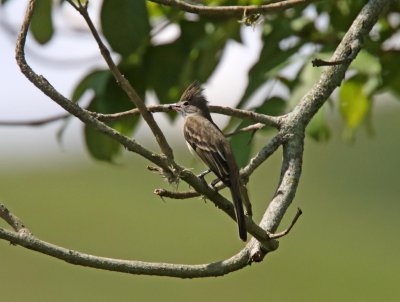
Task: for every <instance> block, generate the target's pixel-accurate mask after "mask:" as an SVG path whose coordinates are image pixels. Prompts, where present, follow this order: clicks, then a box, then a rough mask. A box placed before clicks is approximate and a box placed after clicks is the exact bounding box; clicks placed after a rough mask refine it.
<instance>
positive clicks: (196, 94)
mask: <svg viewBox="0 0 400 302" xmlns="http://www.w3.org/2000/svg"><path fill="white" fill-rule="evenodd" d="M203 90H204V89H203V87H201V84H200V83H199V82H198V81H195V82H193V83H192V84H190V85H189V86H188V88H186V90H185V91H184V92H183V94H182V96H181V99H180V101H181V102H182V101H189V102H193V101H194V102H196V103H197V102H202V103H203V104H206V103H207V101H206V99H205V97H204V95H203Z"/></svg>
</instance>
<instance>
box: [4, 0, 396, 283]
mask: <svg viewBox="0 0 400 302" xmlns="http://www.w3.org/2000/svg"><path fill="white" fill-rule="evenodd" d="M174 2H177V1H174ZM178 2H181V1H178ZM390 2H391V1H390V0H370V1H369V2H368V3H367V4H366V5H365V6H364V8H363V9H362V11H361V12H360V13H359V15H358V17H357V18H356V20H355V21H354V22H353V24H352V26H351V28H350V29H349V31H348V32H347V33H346V35H345V37H344V38H343V40H342V42H341V43H340V44H339V46H338V47H337V49H336V51H335V53H334V55H333V57H332V60H331V61H340V60H343V59H344V58H345V57H346V54H348V53H349V49H350V51H351V53H352V54H354V56H352V58H354V57H355V56H356V55H357V53H358V51H359V50H360V47H361V41H362V39H363V36H364V35H366V34H368V32H369V31H370V30H371V28H372V26H373V25H374V23H375V22H376V21H377V18H378V16H379V14H380V13H381V11H382V9H383V8H384V6H385V5H387V4H388V3H390ZM34 3H35V0H30V2H29V5H28V8H27V11H26V15H25V18H24V21H23V24H22V27H21V31H20V34H19V37H18V40H17V46H16V59H17V62H18V65H19V66H20V68H21V71H22V73H23V74H24V75H25V76H26V77H27V78H28V79H29V80H30V81H31V82H32V83H33V84H34V85H36V86H37V87H38V88H39V89H40V90H41V91H43V92H44V93H45V94H46V95H48V96H49V97H50V98H51V99H53V100H54V101H55V102H57V103H58V104H59V105H60V106H62V107H63V108H64V109H65V110H66V111H68V112H70V113H71V114H73V115H75V116H77V117H78V118H79V119H80V120H82V121H83V122H84V123H86V124H88V125H90V126H92V127H94V128H96V129H97V130H98V131H100V132H102V133H104V134H106V135H108V136H110V137H112V138H113V139H115V140H116V141H118V142H120V143H121V144H122V145H123V146H125V147H126V148H127V149H128V150H130V151H132V152H135V153H138V154H140V155H141V156H143V157H144V158H146V159H148V160H150V161H151V162H153V163H154V164H156V165H157V166H159V167H160V168H161V169H163V170H164V171H166V172H168V173H170V174H171V175H174V176H175V177H177V178H180V179H182V180H184V181H186V182H187V183H188V184H190V185H191V186H192V187H193V188H194V189H195V190H196V191H197V192H198V193H199V194H202V195H205V196H206V197H207V198H209V199H210V200H212V201H213V202H214V203H215V205H216V206H217V207H219V208H220V209H222V210H223V211H224V212H225V213H227V214H228V215H229V216H230V217H231V218H232V219H235V213H234V209H233V206H232V203H231V202H229V201H228V200H227V199H226V198H224V197H223V196H221V195H220V194H219V193H218V192H215V191H214V190H213V189H212V188H210V187H209V186H208V185H206V184H205V183H204V182H203V181H201V180H200V179H199V178H198V177H196V176H195V175H194V174H193V173H192V172H190V171H189V170H187V169H184V168H182V167H181V166H179V165H178V164H176V163H175V162H174V161H173V160H172V158H167V157H165V156H163V155H157V154H154V153H152V152H151V151H149V150H147V149H145V148H144V147H142V146H141V145H140V144H138V143H137V142H136V141H135V140H134V139H131V138H128V137H126V136H124V135H122V134H121V133H119V132H117V131H115V130H114V129H112V128H110V127H108V126H107V125H105V124H104V123H102V122H101V121H99V120H98V119H96V118H95V117H94V116H93V113H91V112H89V111H87V110H85V109H82V108H80V107H79V106H78V105H77V104H75V103H73V102H71V101H69V100H68V99H67V98H65V97H64V96H62V95H61V94H60V93H59V92H58V91H57V90H55V89H54V87H52V86H51V84H50V83H49V82H48V81H47V80H46V78H44V77H43V76H40V75H38V74H36V73H35V72H34V71H33V70H32V69H31V67H30V66H29V65H28V64H27V63H26V60H25V55H24V46H25V40H26V35H27V31H28V27H29V24H30V20H31V17H32V13H33V6H34ZM349 64H350V62H348V63H345V64H342V65H339V66H331V67H328V68H327V69H326V70H325V72H324V73H323V74H322V75H321V77H320V80H319V81H318V82H317V83H316V84H315V85H314V87H313V88H312V89H311V90H310V91H309V92H308V93H307V94H306V95H305V96H304V97H303V98H302V100H301V101H300V102H299V104H298V105H297V106H296V107H295V108H294V110H293V111H292V112H291V113H289V114H287V115H285V116H282V117H278V118H274V119H272V120H275V126H276V127H277V128H279V133H278V134H277V135H276V136H275V137H274V138H273V139H272V140H271V142H270V143H269V144H267V145H266V146H265V147H264V148H262V149H261V150H260V152H258V154H257V155H256V156H255V157H254V158H253V159H252V160H251V161H250V163H249V164H248V166H246V167H245V168H244V169H243V170H242V173H243V175H244V176H246V175H250V174H251V173H252V172H253V171H254V170H255V169H256V168H257V167H258V166H259V165H260V164H261V163H262V162H264V161H265V159H266V158H267V157H268V156H270V154H272V153H273V152H274V151H275V150H276V149H277V148H278V147H279V146H280V145H283V162H282V168H281V177H280V181H279V185H278V188H277V190H276V192H275V195H274V197H273V199H272V201H271V202H270V203H269V205H268V208H267V210H266V212H265V213H264V215H263V218H262V219H261V222H260V226H258V225H256V224H255V223H254V222H253V221H252V220H251V219H250V218H249V217H246V226H247V229H248V231H249V233H250V234H252V235H253V236H254V238H252V239H251V240H250V241H249V242H248V243H247V245H246V247H245V248H244V249H243V250H241V251H240V252H239V253H238V254H236V255H234V256H233V257H231V258H229V259H227V260H224V261H219V262H215V263H211V264H204V265H176V264H165V263H150V262H141V261H128V260H119V259H111V258H104V257H96V256H93V255H88V254H84V253H80V252H76V251H72V250H69V249H65V248H62V247H58V246H55V245H53V244H50V243H47V242H44V241H42V240H40V239H38V238H36V237H34V236H33V235H31V234H30V233H29V232H23V230H25V229H26V228H25V227H24V226H23V223H22V222H21V221H20V220H19V219H18V218H16V217H15V216H14V215H12V214H11V213H10V212H9V211H8V210H7V209H6V208H5V207H4V206H3V207H0V217H1V218H3V219H4V220H5V221H6V222H7V223H9V224H10V225H11V226H12V227H13V229H14V230H15V231H16V232H11V231H8V230H5V229H2V228H0V238H2V239H5V240H8V241H10V242H12V243H14V244H18V245H21V246H24V247H26V248H28V249H32V250H35V251H38V252H41V253H44V254H47V255H50V256H53V257H56V258H59V259H62V260H65V261H67V262H69V263H73V264H77V265H83V266H89V267H95V268H101V269H106V270H113V271H119V272H126V273H132V274H147V275H160V276H173V277H181V278H194V277H206V276H220V275H223V274H226V273H229V272H232V271H235V270H238V269H240V268H242V267H244V266H246V265H248V264H250V263H252V262H257V261H261V260H262V259H263V258H264V256H265V255H266V254H267V253H268V252H269V251H273V250H275V249H276V248H277V246H278V242H277V241H275V240H272V239H271V238H270V237H269V232H275V231H276V229H277V228H278V226H279V223H280V222H281V220H282V218H283V215H284V214H285V212H286V210H287V208H288V207H289V205H290V204H291V202H292V201H293V198H294V196H295V193H296V189H297V186H298V183H299V180H300V175H301V170H302V156H303V147H304V131H305V127H306V126H307V124H308V123H309V121H310V120H311V118H312V117H313V116H314V115H315V113H316V112H317V111H318V110H319V108H320V107H321V106H322V105H323V104H324V103H325V101H326V100H327V98H328V97H329V95H330V94H331V93H332V92H333V90H334V89H335V88H336V87H337V86H338V85H340V83H341V81H342V80H343V78H344V75H345V71H346V69H347V68H348V66H349ZM146 112H148V111H147V110H146ZM235 112H236V111H235ZM239 112H240V111H239ZM235 114H239V113H238V112H236V113H235ZM241 114H243V113H242V112H240V115H241ZM251 116H252V118H255V117H256V116H257V115H254V116H253V114H251ZM260 118H261V116H260ZM258 122H262V121H258ZM269 122H271V119H268V121H267V122H266V123H269ZM289 229H290V227H289ZM21 231H22V232H21ZM284 232H285V231H284ZM281 233H282V232H281ZM281 233H278V235H279V234H281ZM278 235H276V236H278Z"/></svg>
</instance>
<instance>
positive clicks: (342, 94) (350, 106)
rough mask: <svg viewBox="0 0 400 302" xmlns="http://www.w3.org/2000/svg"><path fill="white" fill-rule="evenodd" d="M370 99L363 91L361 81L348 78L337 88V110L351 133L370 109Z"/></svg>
mask: <svg viewBox="0 0 400 302" xmlns="http://www.w3.org/2000/svg"><path fill="white" fill-rule="evenodd" d="M370 103H371V102H370V100H369V98H368V96H367V95H366V94H365V93H364V91H363V85H362V82H359V81H355V80H349V81H346V82H344V83H343V84H342V85H341V87H340V90H339V110H340V113H341V115H342V116H343V118H344V120H345V123H346V126H347V127H348V129H349V130H350V134H352V132H353V130H354V129H355V128H356V127H358V126H359V125H360V123H361V122H362V121H363V120H364V118H365V117H366V115H367V113H368V111H369V109H370Z"/></svg>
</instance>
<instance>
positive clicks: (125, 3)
mask: <svg viewBox="0 0 400 302" xmlns="http://www.w3.org/2000/svg"><path fill="white" fill-rule="evenodd" d="M100 18H101V26H102V29H103V33H104V36H105V37H106V39H107V41H108V43H110V45H111V47H112V49H113V50H114V51H116V52H118V53H120V54H121V55H122V56H124V57H127V56H129V55H130V54H132V53H134V52H135V51H136V50H137V49H138V48H139V47H140V46H141V45H142V44H143V43H144V42H146V41H148V39H149V35H150V24H149V17H148V12H147V7H146V1H145V0H104V2H103V6H102V8H101V16H100Z"/></svg>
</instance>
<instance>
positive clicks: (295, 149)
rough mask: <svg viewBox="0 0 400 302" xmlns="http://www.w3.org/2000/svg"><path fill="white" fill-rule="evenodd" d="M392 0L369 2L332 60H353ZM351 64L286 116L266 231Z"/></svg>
mask: <svg viewBox="0 0 400 302" xmlns="http://www.w3.org/2000/svg"><path fill="white" fill-rule="evenodd" d="M390 2H392V0H370V1H368V3H367V4H366V5H365V6H364V7H363V9H362V10H361V12H360V13H359V14H358V16H357V18H356V19H355V20H354V22H353V24H352V25H351V27H350V28H349V30H348V31H347V33H346V35H345V36H344V37H343V39H342V41H341V42H340V44H339V45H338V47H337V48H336V51H335V53H334V54H333V56H332V59H331V61H339V60H343V59H346V58H349V53H350V54H351V59H352V60H353V59H354V58H355V57H356V55H357V53H358V52H359V50H360V48H361V41H362V40H363V38H364V36H365V35H367V34H368V33H369V32H370V30H371V29H372V27H373V25H374V24H375V23H376V22H377V20H378V17H379V15H380V13H381V12H382V10H383V9H384V7H385V6H386V5H388V4H389V3H390ZM349 64H350V62H346V63H344V64H343V65H339V66H330V67H328V68H327V69H326V70H325V71H324V72H323V73H322V75H321V77H320V79H319V81H318V82H317V83H316V84H315V85H314V86H313V87H312V88H311V90H310V91H309V92H308V93H307V94H306V95H305V96H304V97H303V98H302V100H301V101H300V102H299V104H298V105H297V106H296V107H295V108H294V110H293V111H292V112H291V113H289V114H287V115H286V116H285V117H284V118H283V119H284V121H283V126H282V129H281V130H280V133H282V134H283V135H284V136H287V139H286V140H285V141H286V142H285V143H284V144H283V163H282V169H281V179H280V183H279V185H278V188H277V190H276V193H275V196H274V198H273V199H272V201H271V202H270V203H269V205H268V208H267V210H266V212H265V213H264V216H263V218H262V219H261V222H260V226H261V227H262V228H263V229H264V230H267V231H270V232H275V230H276V229H277V228H278V226H279V223H280V221H281V220H282V218H283V215H284V214H285V212H286V210H287V209H288V207H289V205H290V204H291V202H292V201H293V199H294V196H295V194H296V190H297V185H298V182H299V179H300V175H301V169H302V157H303V148H304V131H305V128H306V126H307V124H308V123H309V122H310V120H311V118H312V117H313V116H314V115H315V113H316V112H317V111H318V110H319V108H321V107H322V105H323V104H324V103H325V102H326V100H327V99H328V97H329V96H330V95H331V94H332V92H333V90H334V89H335V88H336V87H338V86H339V85H340V83H341V82H342V80H343V79H344V76H345V72H346V70H347V68H348V66H349ZM251 254H252V256H251V257H252V260H253V261H261V260H262V259H263V257H264V251H263V247H262V246H260V244H259V243H257V242H256V243H255V244H254V249H253V250H252V251H251Z"/></svg>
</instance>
